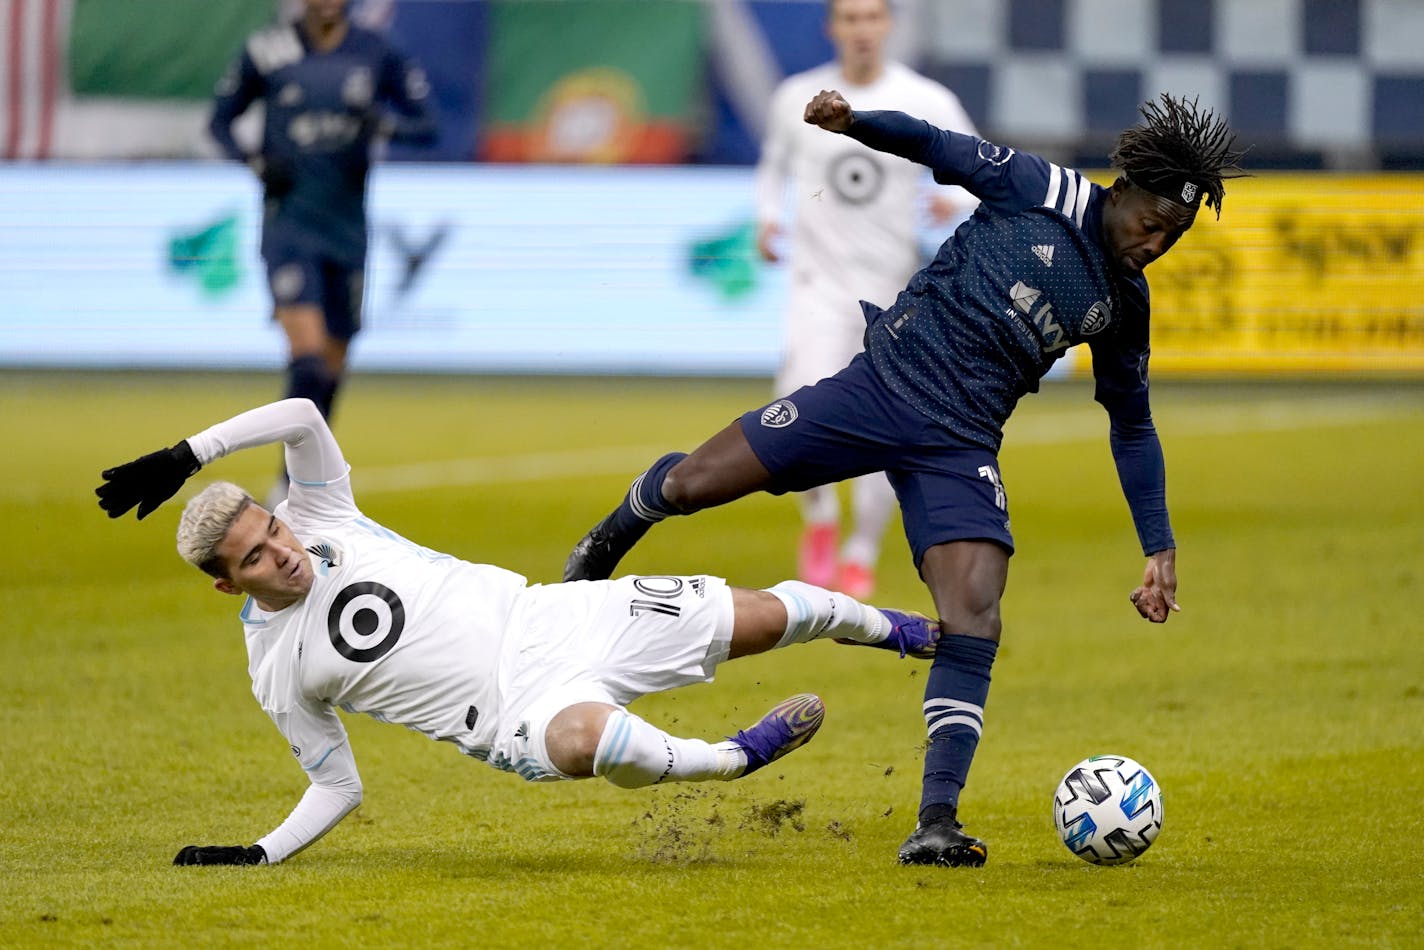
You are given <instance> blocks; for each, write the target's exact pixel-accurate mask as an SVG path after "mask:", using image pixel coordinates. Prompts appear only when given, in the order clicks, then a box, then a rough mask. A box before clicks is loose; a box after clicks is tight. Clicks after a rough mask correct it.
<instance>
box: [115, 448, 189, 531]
mask: <svg viewBox="0 0 1424 950" xmlns="http://www.w3.org/2000/svg"><path fill="white" fill-rule="evenodd" d="M201 467H202V466H201V464H199V462H198V458H197V456H196V455H194V454H193V448H192V446H190V445H189V444H188V440H187V439H184V440H183V441H182V442H179V443H178V444H177V445H175V446H172V447H171V448H167V449H159V450H158V451H157V452H150V453H148V454H147V455H143V456H140V457H138V458H136V459H134V460H133V461H132V462H125V463H124V464H123V465H116V466H115V467H113V468H108V469H105V470H104V471H103V472H101V473H100V476H99V477H101V478H102V479H104V484H102V485H100V486H99V487H98V488H96V489H94V494H96V495H98V496H99V507H100V508H103V509H104V511H106V512H107V513H108V515H109V517H110V518H117V517H119V516H120V515H123V514H125V513H127V512H128V511H129V510H130V509H131V508H133V507H134V506H135V505H137V506H138V520H140V521H142V520H143V519H144V518H146V517H148V516H149V514H151V513H152V512H153V510H154V509H155V508H157V507H158V506H159V505H161V504H163V503H164V502H165V501H167V500H168V499H170V498H172V497H173V496H174V495H176V494H177V493H178V489H180V488H182V487H183V483H184V482H186V481H187V480H188V479H189V478H191V477H192V476H193V475H195V474H197V472H198V469H199V468H201Z"/></svg>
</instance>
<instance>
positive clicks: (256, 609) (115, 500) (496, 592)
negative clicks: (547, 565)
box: [97, 399, 939, 864]
mask: <svg viewBox="0 0 1424 950" xmlns="http://www.w3.org/2000/svg"><path fill="white" fill-rule="evenodd" d="M271 443H283V444H284V445H285V455H286V461H287V466H288V471H290V472H291V476H292V487H291V493H290V495H289V497H288V498H287V500H286V501H284V502H282V503H281V504H280V505H278V506H277V509H276V511H275V512H268V511H266V510H264V509H263V508H262V507H261V506H259V505H258V504H257V503H256V502H254V501H253V499H252V497H251V496H250V495H248V494H247V493H246V492H244V491H243V490H242V489H240V488H238V487H237V486H236V485H234V484H232V483H231V482H215V483H213V484H211V485H209V486H208V487H207V488H205V489H203V491H201V492H199V493H198V494H197V495H196V496H195V497H194V498H193V499H192V500H191V501H189V502H188V504H187V506H186V507H185V508H184V510H183V516H182V518H181V519H180V521H179V525H178V553H179V554H180V555H181V556H182V557H183V558H184V560H186V561H188V562H189V563H190V564H192V565H194V566H195V567H198V568H200V569H201V570H203V571H204V572H206V573H207V574H208V575H210V580H211V582H212V586H213V587H214V588H216V589H217V590H219V591H221V592H223V593H226V594H242V595H245V596H246V600H245V601H244V604H243V608H242V612H241V620H242V624H243V630H244V633H245V637H246V641H247V653H248V673H249V675H250V676H251V678H252V692H253V694H254V696H256V698H257V701H258V703H259V704H260V705H261V706H262V709H263V710H264V711H265V712H266V713H267V714H268V715H269V716H270V717H271V718H272V721H273V723H274V724H275V725H276V726H277V728H278V729H279V730H280V731H281V733H282V735H283V737H284V738H285V739H286V742H287V744H288V745H289V746H290V747H291V750H292V754H293V755H295V756H296V758H297V762H298V763H299V764H300V765H301V767H302V768H303V769H304V770H305V771H306V773H307V775H308V777H309V778H310V781H311V784H310V786H309V787H308V789H307V791H306V793H305V794H304V795H303V796H302V798H301V801H299V802H298V803H297V806H296V808H295V809H293V811H292V813H291V814H290V815H289V816H288V818H287V819H286V820H285V821H284V822H282V823H281V824H280V825H279V826H278V827H276V828H275V829H273V830H272V831H271V832H269V833H268V834H266V835H264V836H263V837H262V838H260V839H259V840H258V841H257V842H256V843H255V844H252V845H219V846H206V845H190V846H188V847H186V848H184V849H182V851H180V852H179V854H178V856H177V858H176V859H175V861H174V863H176V864H259V863H276V862H278V861H282V860H284V859H285V858H287V857H289V856H291V855H293V854H295V853H297V852H298V851H300V850H301V849H302V848H305V847H306V846H307V845H309V844H311V843H312V842H313V841H315V840H316V839H318V838H320V837H321V836H322V835H323V834H325V833H326V832H327V831H329V830H330V829H331V828H332V827H334V826H335V825H336V823H337V822H339V821H340V820H341V819H342V818H343V817H345V816H346V815H347V814H348V813H349V812H350V811H351V810H352V809H353V808H355V807H356V805H357V804H359V803H360V801H361V794H362V791H361V778H360V775H359V773H358V772H357V771H356V761H355V759H354V757H353V756H352V753H351V748H350V745H349V743H348V742H347V738H346V730H345V727H344V726H343V725H342V722H341V718H340V717H339V716H338V715H337V713H336V709H337V708H340V709H343V710H345V711H347V712H363V713H367V714H369V715H371V716H372V717H374V718H375V719H377V720H379V721H381V722H393V723H398V724H400V725H404V726H407V727H408V728H410V729H413V730H415V731H416V732H419V733H422V734H424V735H426V736H429V737H430V738H432V739H440V740H444V741H447V742H451V743H453V744H454V745H455V746H456V747H458V748H459V749H460V750H461V751H462V752H464V753H466V754H467V755H470V756H473V757H474V758H477V759H481V760H484V761H486V762H488V763H489V764H490V765H492V766H495V767H496V768H500V769H504V770H507V771H511V772H516V773H518V774H519V775H520V776H522V777H523V778H525V779H528V780H529V781H548V780H556V779H573V778H586V777H589V776H594V775H598V776H602V777H603V778H606V779H607V780H608V781H609V782H611V783H613V784H614V785H617V786H620V787H622V788H639V787H642V786H645V785H655V784H658V783H660V782H665V781H667V782H691V781H712V780H722V781H729V780H732V779H737V778H741V777H743V776H746V775H749V774H751V773H753V772H755V771H756V770H757V769H759V768H761V767H762V766H764V765H766V764H767V763H768V762H771V761H774V760H775V759H777V758H779V757H781V756H782V755H785V754H786V753H787V752H790V751H792V750H793V749H795V748H797V747H799V746H801V745H803V744H805V743H806V742H807V741H808V740H809V739H810V738H811V736H812V735H813V734H814V733H815V732H816V730H817V729H818V728H819V727H820V724H821V719H822V717H823V715H824V706H823V705H822V703H821V700H820V699H819V698H817V697H816V696H814V695H812V694H809V693H803V694H801V695H798V696H793V697H791V698H790V699H787V700H785V701H783V702H781V703H780V704H778V705H777V706H775V707H774V708H773V709H772V710H771V712H769V713H767V715H765V716H763V717H762V719H761V720H760V721H758V722H756V723H754V724H753V725H751V726H749V727H748V728H746V729H744V730H741V731H740V732H738V733H737V734H736V736H734V737H732V738H731V739H729V740H727V741H724V742H716V743H711V742H704V741H702V740H700V739H684V738H680V737H677V736H673V735H669V734H668V733H666V732H664V731H663V730H661V729H659V728H657V727H656V726H654V725H652V724H651V723H649V722H646V721H644V720H643V719H641V718H639V717H638V716H636V715H634V714H633V713H631V712H629V711H628V710H627V709H626V708H624V707H626V706H627V704H628V703H630V702H632V701H633V700H634V699H636V698H638V697H639V696H643V695H646V694H648V693H653V692H659V691H662V690H666V689H671V688H673V687H675V686H680V685H684V684H688V683H697V682H706V681H709V680H711V679H712V675H713V671H714V670H715V669H716V668H717V666H718V665H719V664H721V663H722V662H724V661H726V660H728V659H734V658H736V657H739V656H746V655H750V654H753V653H761V652H763V651H766V650H771V649H775V648H777V647H782V646H788V645H790V644H792V643H804V642H807V641H810V640H814V639H823V638H835V639H842V640H849V641H852V642H857V643H862V644H866V645H871V646H878V647H881V648H884V649H891V650H898V651H899V653H900V655H901V656H904V655H906V654H907V653H913V654H914V655H916V656H919V657H922V658H928V657H929V656H932V655H933V651H934V642H935V638H937V637H938V635H939V627H938V625H937V624H935V623H933V622H932V621H930V620H928V619H927V618H925V617H921V616H918V615H910V614H904V613H900V612H897V611H890V610H877V609H876V608H874V607H869V606H866V605H864V604H861V603H859V602H857V601H855V600H853V599H851V598H850V597H848V596H846V595H845V594H840V593H835V592H832V591H828V590H823V589H821V588H817V587H812V586H811V585H809V584H803V583H801V582H800V581H786V582H784V583H782V584H778V585H777V586H775V587H773V588H771V589H770V590H746V589H741V588H732V587H729V586H728V585H727V583H726V582H725V581H723V580H722V579H721V578H717V577H708V576H706V575H702V576H686V577H672V576H658V577H626V578H622V579H620V580H618V581H606V582H599V583H581V584H552V585H541V584H534V585H529V584H528V583H527V582H526V580H525V579H524V578H523V577H522V576H520V575H518V574H515V573H514V572H512V571H506V570H503V569H501V568H498V567H494V566H492V565H488V564H471V563H469V562H466V561H463V560H460V559H459V558H455V557H452V556H450V555H448V554H441V553H440V552H438V551H432V550H430V549H429V548H425V547H421V546H420V545H417V544H414V543H412V542H410V541H408V540H406V539H405V538H403V537H401V536H400V535H398V534H396V533H395V532H393V531H391V530H390V529H389V528H386V527H385V526H383V525H380V524H377V523H376V522H374V521H372V520H371V519H370V518H368V517H366V516H365V515H364V514H363V513H362V512H361V510H360V509H359V508H358V507H357V506H356V501H355V498H354V496H353V495H352V490H351V478H350V466H349V465H347V464H346V460H345V458H344V457H343V456H342V452H341V449H340V447H339V446H338V445H337V444H336V440H335V439H334V438H333V437H332V434H331V429H330V428H329V427H328V426H327V424H326V420H325V419H323V418H322V416H321V414H320V413H319V412H318V411H317V409H316V407H315V406H314V405H313V404H312V403H311V401H310V400H306V399H286V400H283V401H281V402H277V403H272V404H270V405H267V406H262V407H259V408H257V409H252V410H249V411H248V412H245V413H242V414H240V415H238V416H234V417H233V418H231V419H228V420H225V421H223V422H219V423H217V424H216V425H213V426H210V427H208V428H207V429H204V430H203V431H202V432H199V433H197V434H195V435H193V436H191V437H189V438H187V439H184V440H183V441H181V442H179V443H178V444H177V445H175V446H173V447H171V448H167V449H160V450H159V451H157V452H151V453H149V454H148V455H145V456H143V457H142V458H138V459H135V460H134V461H132V462H128V463H126V464H124V465H120V466H117V467H115V468H112V469H109V470H108V471H106V472H104V473H103V476H102V477H103V478H104V483H103V484H102V485H101V486H100V487H99V489H98V490H97V494H98V495H99V504H100V506H101V507H102V508H103V509H104V510H105V511H106V512H108V514H109V516H110V517H111V518H116V517H119V516H120V515H122V514H124V513H125V512H127V511H128V510H130V509H131V508H133V507H135V506H137V508H138V517H139V518H143V517H145V516H146V515H148V514H149V513H150V512H152V511H153V510H154V509H155V508H157V507H158V506H159V505H161V504H162V503H163V502H164V501H166V500H167V499H168V498H170V497H172V496H173V494H174V493H175V492H177V491H178V489H179V488H180V487H181V486H182V485H183V483H184V482H185V481H186V480H187V479H188V478H189V477H190V476H192V475H194V474H196V473H197V471H198V470H199V469H200V468H201V467H202V466H203V465H205V464H207V463H209V462H213V461H215V460H216V459H219V458H222V457H223V456H225V455H228V454H230V453H232V452H236V451H238V450H240V449H245V448H250V447H254V446H262V445H268V444H271Z"/></svg>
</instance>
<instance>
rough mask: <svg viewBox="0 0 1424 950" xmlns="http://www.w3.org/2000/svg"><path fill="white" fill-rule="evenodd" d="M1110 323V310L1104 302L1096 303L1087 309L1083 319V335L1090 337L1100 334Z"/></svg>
mask: <svg viewBox="0 0 1424 950" xmlns="http://www.w3.org/2000/svg"><path fill="white" fill-rule="evenodd" d="M1111 322H1112V310H1111V309H1110V308H1109V307H1108V305H1107V303H1105V302H1104V301H1101V300H1099V301H1097V302H1096V303H1094V304H1093V305H1092V306H1091V307H1089V308H1088V312H1087V314H1086V315H1085V316H1084V317H1083V335H1084V336H1092V335H1093V334H1094V333H1100V332H1102V331H1103V330H1105V329H1106V328H1107V325H1108V324H1109V323H1111Z"/></svg>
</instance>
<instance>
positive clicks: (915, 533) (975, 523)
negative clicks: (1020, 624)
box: [740, 354, 1014, 568]
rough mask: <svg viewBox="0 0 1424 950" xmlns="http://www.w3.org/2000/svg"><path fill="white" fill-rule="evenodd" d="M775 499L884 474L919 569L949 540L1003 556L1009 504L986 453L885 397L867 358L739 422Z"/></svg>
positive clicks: (1009, 546) (1010, 542) (1008, 546)
mask: <svg viewBox="0 0 1424 950" xmlns="http://www.w3.org/2000/svg"><path fill="white" fill-rule="evenodd" d="M740 421H741V425H742V432H743V433H744V434H745V435H746V437H747V441H748V442H750V443H751V447H752V452H754V453H755V454H756V457H757V458H758V459H760V460H761V463H762V464H763V465H765V466H766V468H767V470H768V471H769V472H771V478H772V484H771V487H770V488H769V489H768V491H770V492H771V493H772V494H774V495H780V494H784V493H786V492H795V491H805V490H806V489H808V488H815V487H816V486H818V485H827V484H830V483H832V482H839V481H842V480H844V479H847V478H853V477H855V476H857V475H865V474H867V473H869V472H879V471H884V472H885V474H886V475H887V476H889V478H890V484H891V485H892V486H894V488H895V495H896V497H897V498H899V500H900V513H901V515H902V516H903V520H904V523H905V537H906V539H907V540H908V541H909V542H910V551H911V553H912V554H913V555H914V558H915V567H916V568H918V567H919V566H920V561H921V560H923V559H924V556H925V552H926V551H928V550H929V549H930V548H932V547H934V546H935V545H936V544H943V543H945V542H947V541H970V540H984V541H994V542H996V543H998V544H999V545H1001V546H1003V547H1004V549H1005V550H1007V551H1008V552H1009V553H1010V554H1012V553H1013V550H1014V539H1013V535H1012V534H1010V532H1009V504H1008V497H1007V496H1006V495H1005V493H1004V483H1003V481H1002V479H1000V477H999V463H998V459H997V458H996V457H995V455H994V453H993V452H991V451H989V450H988V449H986V448H984V447H983V446H980V445H975V444H973V443H972V442H967V441H965V440H964V439H962V438H960V437H959V436H957V435H955V434H954V433H953V432H951V431H950V430H949V429H947V428H945V427H944V426H942V425H940V424H939V423H937V422H935V421H933V420H932V419H929V418H928V417H926V416H923V415H921V414H920V413H918V412H916V411H915V410H914V409H913V408H911V407H910V405H909V404H908V403H906V402H905V401H904V400H903V399H901V398H900V397H899V396H897V395H896V394H895V393H893V392H891V391H890V390H889V389H888V388H887V387H886V386H885V384H884V383H883V382H881V380H880V377H879V375H878V374H877V373H876V372H875V368H874V367H873V366H872V365H871V363H870V360H868V359H866V357H865V355H864V354H859V355H857V356H856V357H855V359H853V360H851V362H850V365H849V366H847V367H846V368H845V369H843V370H841V371H840V372H839V373H837V374H836V375H834V376H831V377H829V378H827V379H823V380H821V381H820V382H819V383H816V384H815V385H813V386H803V387H801V388H800V389H798V390H796V391H795V392H794V393H792V394H791V395H790V396H787V397H785V398H782V399H778V400H776V401H775V402H773V403H771V404H770V405H768V406H766V407H765V408H762V409H755V410H753V411H751V412H748V413H746V414H745V415H743V416H742V417H741V420H740Z"/></svg>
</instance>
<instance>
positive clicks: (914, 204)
mask: <svg viewBox="0 0 1424 950" xmlns="http://www.w3.org/2000/svg"><path fill="white" fill-rule="evenodd" d="M823 89H837V90H839V91H840V92H841V93H842V94H843V95H844V96H845V97H846V100H847V101H848V102H849V103H850V104H851V106H852V107H853V108H855V109H857V110H870V109H894V110H898V111H901V112H908V113H910V114H912V115H916V116H919V117H921V118H923V119H925V120H927V121H928V122H930V123H931V124H934V125H937V126H939V127H941V128H946V129H952V130H954V131H957V132H967V133H973V132H974V131H975V130H974V124H973V122H972V121H971V120H970V118H969V116H968V114H967V113H966V112H965V111H964V108H963V106H961V105H960V103H959V99H958V98H957V97H956V96H955V95H954V94H953V93H952V92H950V91H949V90H948V89H946V88H944V87H943V86H941V85H940V84H939V83H936V82H934V81H933V80H930V79H926V78H925V77H923V76H921V75H919V74H917V73H916V72H914V71H913V70H911V69H910V68H908V67H906V66H904V65H901V64H899V63H894V62H891V63H887V64H886V67H885V70H884V72H883V73H882V74H881V76H880V78H879V79H877V80H876V81H874V82H873V83H870V84H869V85H864V86H859V85H852V84H850V83H848V82H847V81H846V79H845V76H844V75H843V74H842V72H841V69H840V66H839V64H837V63H827V64H824V65H822V66H818V67H816V68H815V69H811V70H808V71H806V72H803V73H797V74H796V75H794V76H790V77H788V78H787V79H786V80H785V81H783V82H782V83H781V85H780V86H778V87H777V90H776V93H775V94H774V96H773V98H772V102H771V108H770V110H769V113H768V117H767V134H766V138H765V141H764V142H763V145H762V156H761V161H760V162H759V164H758V166H757V217H758V220H759V221H761V222H763V223H766V222H783V221H784V220H785V214H784V213H783V205H784V204H785V200H786V190H787V185H788V182H789V183H791V186H792V188H793V199H792V201H793V206H794V207H793V212H794V219H795V220H794V224H793V225H792V227H791V229H790V238H791V241H790V254H789V257H790V270H791V273H790V277H791V281H790V299H789V301H788V304H789V319H788V324H787V335H786V347H787V349H788V351H794V350H795V349H796V348H797V347H801V346H803V345H809V346H815V345H816V344H815V338H816V337H817V336H818V335H819V334H832V333H834V334H837V335H839V336H841V337H844V338H847V339H848V340H849V341H850V342H851V345H852V349H851V351H850V354H853V353H854V352H855V351H856V350H858V349H859V345H858V344H859V340H860V336H861V334H862V333H863V332H864V330H865V321H864V318H863V317H862V316H861V312H860V308H859V306H858V302H859V301H860V300H869V301H870V302H872V303H875V304H877V305H879V306H881V307H887V306H889V305H890V304H891V303H893V302H894V300H895V295H896V294H898V293H899V292H900V291H901V290H903V289H904V287H905V284H906V282H907V281H909V279H910V277H911V275H913V274H914V272H915V271H916V270H918V269H919V267H920V265H921V263H922V262H921V259H920V250H919V246H918V242H917V230H918V226H919V225H920V223H921V222H922V221H923V219H924V212H925V205H926V202H927V197H926V196H927V187H926V185H927V182H928V175H927V174H926V172H925V169H924V168H923V167H922V166H919V165H916V164H915V163H914V162H910V161H908V160H906V159H903V158H900V157H898V156H895V155H888V154H885V153H883V152H877V151H875V150H874V149H871V148H868V147H867V146H864V145H862V144H860V143H859V142H856V141H855V140H853V139H851V138H849V137H847V136H844V135H835V134H833V133H831V132H827V131H825V130H824V129H821V128H819V127H818V126H814V125H809V124H807V123H806V122H805V121H803V119H802V116H803V114H804V111H805V108H806V103H808V102H809V101H810V100H811V98H812V97H813V96H814V95H815V94H816V93H818V92H820V91H821V90H823ZM955 191H956V192H958V197H959V198H962V199H963V202H964V203H965V206H966V210H967V209H968V208H969V207H972V203H973V198H972V196H969V195H968V193H967V192H964V191H963V190H962V189H955ZM850 354H847V355H846V356H845V357H844V358H835V357H832V360H833V365H832V366H831V367H830V371H834V370H836V369H839V368H840V367H841V366H843V365H844V364H845V361H847V360H848V359H849V356H850ZM820 375H823V374H817V375H816V376H814V377H813V378H812V379H805V380H794V381H791V382H794V384H795V385H801V384H802V382H811V381H814V379H816V378H820Z"/></svg>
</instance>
